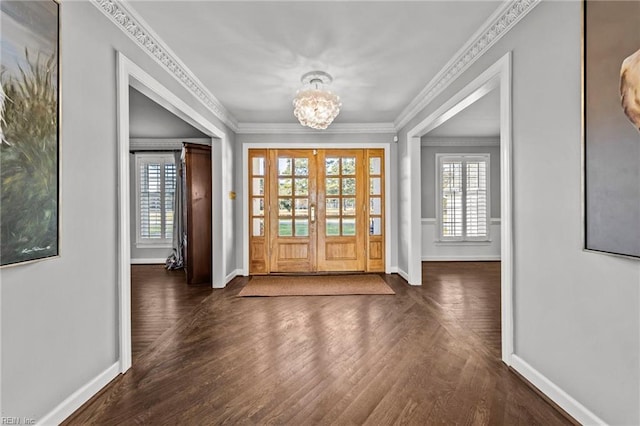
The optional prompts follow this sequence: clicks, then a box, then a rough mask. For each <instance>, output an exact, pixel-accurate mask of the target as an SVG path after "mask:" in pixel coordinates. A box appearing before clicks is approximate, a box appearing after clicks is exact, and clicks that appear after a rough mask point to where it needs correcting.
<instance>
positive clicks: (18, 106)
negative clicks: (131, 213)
mask: <svg viewBox="0 0 640 426" xmlns="http://www.w3.org/2000/svg"><path fill="white" fill-rule="evenodd" d="M59 16H60V13H59V4H58V3H57V2H56V1H53V0H31V1H5V0H2V1H1V2H0V28H1V36H2V37H1V48H2V51H1V52H0V65H1V71H0V81H1V83H2V92H0V112H1V115H0V196H1V201H0V234H1V235H0V238H2V249H1V252H0V266H7V265H14V264H18V263H22V262H28V261H33V260H36V259H43V258H49V257H53V256H57V255H58V245H59V223H58V220H59V219H58V218H59V214H58V212H59V189H58V186H59V182H58V180H59V139H60V138H59V136H60V132H59V125H60V123H59V121H60V120H59V117H60V114H59V108H60V106H59V105H60V84H59V81H60V80H59V79H60V70H59V62H60V61H59V28H60V23H59V19H60V18H59Z"/></svg>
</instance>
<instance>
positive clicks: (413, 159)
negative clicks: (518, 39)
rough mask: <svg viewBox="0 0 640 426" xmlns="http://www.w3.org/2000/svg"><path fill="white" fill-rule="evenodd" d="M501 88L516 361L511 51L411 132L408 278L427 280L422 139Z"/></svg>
mask: <svg viewBox="0 0 640 426" xmlns="http://www.w3.org/2000/svg"><path fill="white" fill-rule="evenodd" d="M496 88H498V89H499V90H500V196H501V204H500V214H501V223H502V229H501V234H502V235H501V241H500V246H501V247H500V250H501V256H500V257H501V261H502V268H501V269H502V275H501V299H500V300H501V308H502V309H501V315H502V318H501V319H502V336H501V337H502V339H501V340H502V361H504V363H505V364H507V365H510V364H511V356H512V355H513V200H512V199H513V189H512V188H513V182H512V179H513V176H512V169H511V167H512V165H511V161H512V140H511V52H508V53H507V54H506V55H504V56H503V57H502V58H500V59H499V60H498V61H497V62H496V63H494V64H493V65H491V66H490V67H489V68H488V69H487V70H485V71H484V72H483V73H482V74H480V75H479V76H478V77H477V78H476V79H474V80H473V81H472V82H471V83H469V84H467V85H466V86H465V87H464V88H463V89H462V90H460V91H459V92H458V93H456V94H455V95H454V96H453V97H451V99H449V100H448V101H447V102H445V103H444V104H443V105H442V106H440V107H439V108H438V109H437V110H435V111H434V112H433V113H432V114H430V115H429V116H428V117H426V118H425V119H424V120H422V121H421V122H420V123H419V124H418V125H416V126H415V127H413V128H412V129H411V130H409V132H408V133H407V150H408V156H409V161H410V165H409V170H408V173H409V183H410V188H409V191H410V192H409V199H408V206H409V215H410V217H409V221H408V224H409V232H408V235H409V236H410V241H409V244H408V261H409V265H408V269H409V271H408V275H409V279H408V281H409V283H410V284H412V285H421V283H422V259H421V250H422V238H421V237H422V234H421V232H420V226H421V216H422V214H421V199H422V195H421V182H420V176H421V164H420V159H421V155H420V138H421V137H422V136H423V135H425V134H426V133H428V132H429V131H431V130H433V129H435V128H436V127H438V126H439V125H440V124H442V123H444V122H445V121H447V120H448V119H450V118H451V117H453V116H454V115H456V114H457V113H458V112H460V111H462V110H463V109H465V108H466V107H468V106H469V105H471V104H472V103H473V102H475V101H477V100H478V99H480V98H481V97H482V96H484V95H486V94H487V93H488V92H490V91H491V90H493V89H496Z"/></svg>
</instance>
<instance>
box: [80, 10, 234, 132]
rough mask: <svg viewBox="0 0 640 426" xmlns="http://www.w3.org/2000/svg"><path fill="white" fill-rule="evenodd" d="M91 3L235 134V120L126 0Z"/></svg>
mask: <svg viewBox="0 0 640 426" xmlns="http://www.w3.org/2000/svg"><path fill="white" fill-rule="evenodd" d="M91 3H92V4H93V5H94V6H95V7H97V8H98V9H99V10H100V11H102V13H104V14H105V15H106V16H107V17H108V18H109V19H111V21H113V22H114V23H115V24H116V25H117V26H118V27H119V28H120V29H121V30H122V31H123V32H124V33H126V34H127V35H128V36H129V37H130V38H131V39H132V40H133V41H134V42H135V43H136V44H138V46H139V47H140V48H141V49H142V50H144V51H145V52H147V53H148V54H149V55H150V56H151V57H152V58H153V59H155V60H156V62H158V64H160V65H161V66H162V67H164V68H165V70H166V71H167V72H168V73H169V74H171V75H172V76H173V77H175V78H176V80H178V81H179V82H180V83H181V84H182V85H183V86H184V87H185V88H186V89H187V90H189V91H190V92H191V93H192V94H193V95H194V96H195V97H196V98H197V99H198V100H199V101H200V102H202V103H203V104H204V105H205V106H206V107H207V108H208V109H209V110H210V111H211V112H212V113H213V114H214V115H215V116H216V117H217V118H218V119H220V121H222V122H223V123H225V124H226V125H227V126H229V127H230V128H231V129H232V130H233V131H234V132H235V131H237V129H238V123H237V121H236V119H235V118H234V117H233V116H232V115H231V114H230V113H229V111H227V109H226V108H225V107H224V106H223V105H222V104H221V103H220V101H218V99H216V97H215V96H214V95H213V94H212V93H211V92H210V91H209V90H208V89H207V88H206V87H205V85H204V84H202V82H201V81H200V80H199V79H198V78H197V77H196V76H195V74H193V72H192V71H191V70H190V69H189V68H188V67H187V66H186V65H185V64H184V63H183V62H182V61H181V60H180V58H178V56H177V55H176V54H175V53H174V52H173V51H172V50H171V49H170V48H169V46H168V45H167V44H166V43H165V42H164V41H163V40H162V39H161V38H160V37H159V36H158V35H157V34H156V33H155V32H154V31H153V30H152V29H151V27H150V26H149V24H147V23H146V22H145V21H144V20H143V19H142V17H140V15H139V14H138V13H137V12H136V11H135V10H134V9H133V8H132V7H131V5H129V4H128V3H127V2H126V1H116V0H92V1H91Z"/></svg>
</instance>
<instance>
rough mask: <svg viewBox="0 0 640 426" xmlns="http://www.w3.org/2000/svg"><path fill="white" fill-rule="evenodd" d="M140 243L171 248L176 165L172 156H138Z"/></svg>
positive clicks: (138, 233) (141, 154)
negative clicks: (169, 246)
mask: <svg viewBox="0 0 640 426" xmlns="http://www.w3.org/2000/svg"><path fill="white" fill-rule="evenodd" d="M136 176H137V185H136V192H137V207H138V208H137V224H136V225H137V226H136V228H137V244H138V246H144V245H147V244H148V245H154V246H155V245H164V246H167V245H170V244H171V241H172V237H173V216H174V211H173V203H174V197H175V190H176V166H175V164H174V157H173V155H172V154H146V153H138V154H136Z"/></svg>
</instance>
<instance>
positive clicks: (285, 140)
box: [235, 132, 398, 268]
mask: <svg viewBox="0 0 640 426" xmlns="http://www.w3.org/2000/svg"><path fill="white" fill-rule="evenodd" d="M394 136H395V134H393V133H388V134H385V133H360V134H347V133H345V134H338V133H321V132H318V133H315V132H314V133H304V134H283V135H277V134H238V135H237V137H236V141H237V143H236V145H237V146H236V149H237V150H238V152H237V157H236V168H237V173H236V176H235V177H236V185H235V187H236V188H238V198H237V200H236V206H237V208H238V214H239V215H240V216H237V217H239V218H241V217H242V216H241V215H242V205H243V203H245V202H246V200H245V195H244V194H242V188H241V187H242V184H241V183H242V152H241V151H240V149H241V146H244V145H245V144H264V145H265V148H269V146H272V145H278V144H287V145H291V146H292V147H295V146H296V144H298V145H299V144H305V146H306V147H308V146H311V145H312V146H317V147H318V148H322V147H323V145H327V144H375V143H391V150H390V151H391V158H390V159H389V160H390V161H389V164H390V165H391V170H390V171H389V173H388V176H389V178H390V182H389V183H390V185H391V186H390V187H391V189H392V190H391V194H389V200H390V205H391V206H395V205H397V203H398V197H397V193H396V191H395V190H394V189H395V187H396V185H397V183H396V182H395V181H396V176H397V173H398V169H397V166H396V165H397V160H396V147H397V144H396V143H393V137H394ZM238 157H239V158H238ZM389 220H390V226H391V234H390V235H389V236H388V238H390V243H391V253H390V254H391V259H390V262H391V265H389V266H391V267H392V268H395V266H396V265H397V249H396V248H397V247H398V240H397V234H398V233H397V226H398V224H397V217H396V212H395V209H394V208H393V207H392V209H391V218H389ZM247 225H248V224H245V223H244V221H243V220H242V219H239V223H238V224H237V226H236V235H243V230H244V226H247ZM237 258H238V259H242V247H239V248H238V252H237ZM238 268H242V261H241V260H239V261H238Z"/></svg>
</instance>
